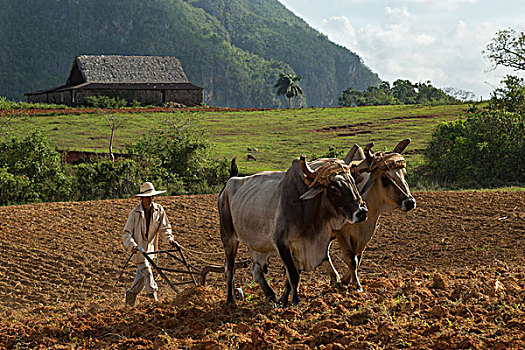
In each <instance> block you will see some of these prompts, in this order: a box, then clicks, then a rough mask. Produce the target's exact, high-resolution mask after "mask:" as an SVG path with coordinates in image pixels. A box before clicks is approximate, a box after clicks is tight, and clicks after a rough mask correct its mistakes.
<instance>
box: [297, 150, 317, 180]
mask: <svg viewBox="0 0 525 350" xmlns="http://www.w3.org/2000/svg"><path fill="white" fill-rule="evenodd" d="M299 164H300V165H301V170H302V171H303V173H304V174H305V175H306V177H307V178H309V179H313V178H315V172H314V171H313V170H312V169H310V167H309V166H308V164H306V156H305V155H304V154H301V157H300V158H299Z"/></svg>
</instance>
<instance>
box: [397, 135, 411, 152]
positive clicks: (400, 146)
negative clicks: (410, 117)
mask: <svg viewBox="0 0 525 350" xmlns="http://www.w3.org/2000/svg"><path fill="white" fill-rule="evenodd" d="M409 143H410V139H404V140H403V141H401V142H399V143H398V144H397V146H396V147H395V148H394V153H399V154H401V152H403V151H404V150H405V148H407V146H408V144H409Z"/></svg>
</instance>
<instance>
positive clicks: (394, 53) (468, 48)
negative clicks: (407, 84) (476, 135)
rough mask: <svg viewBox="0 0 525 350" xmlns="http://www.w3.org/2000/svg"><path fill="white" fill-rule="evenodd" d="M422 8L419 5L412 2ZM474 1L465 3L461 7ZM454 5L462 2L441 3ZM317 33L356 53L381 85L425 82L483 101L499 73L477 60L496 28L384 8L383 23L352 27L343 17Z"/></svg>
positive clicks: (324, 25)
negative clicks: (458, 89) (407, 81)
mask: <svg viewBox="0 0 525 350" xmlns="http://www.w3.org/2000/svg"><path fill="white" fill-rule="evenodd" d="M411 1H420V2H422V3H426V1H424V0H411ZM469 1H470V2H472V1H474V0H464V2H469ZM445 2H448V3H453V2H454V3H458V2H461V1H445ZM320 29H321V31H322V32H324V33H326V34H327V35H328V37H329V38H330V39H331V40H333V41H335V42H337V43H339V44H341V45H344V46H346V47H348V48H349V49H350V50H352V51H354V52H356V53H357V54H359V55H360V56H361V57H362V58H363V60H364V62H365V64H367V65H368V66H369V67H370V68H371V69H372V70H374V71H376V72H378V74H379V75H380V77H381V78H382V79H383V80H388V81H390V82H393V81H395V80H397V79H409V80H411V81H413V82H418V81H427V80H430V81H431V82H432V84H433V85H434V86H437V87H455V88H460V89H463V90H469V91H474V92H475V93H476V95H478V97H479V96H480V95H482V96H483V97H488V95H489V93H490V91H492V90H493V87H494V86H495V85H497V84H498V82H499V81H500V80H501V78H502V77H503V76H504V73H503V72H502V71H501V70H498V71H490V62H488V60H487V59H485V58H484V57H483V55H482V51H483V49H484V48H485V46H486V45H487V44H488V42H490V40H491V38H492V36H493V35H494V33H495V32H496V31H497V30H498V29H499V27H498V26H497V25H496V24H494V23H477V24H469V22H468V21H467V20H456V21H455V22H451V23H448V22H443V21H429V20H427V18H426V17H424V16H421V15H418V14H413V13H412V12H411V11H410V10H409V9H408V8H407V7H388V6H387V7H385V8H384V17H383V20H382V22H379V23H377V24H373V23H370V24H367V25H365V26H363V27H356V26H354V25H353V24H352V23H351V21H350V19H348V18H347V17H345V16H337V17H330V18H328V19H325V20H323V22H322V28H320Z"/></svg>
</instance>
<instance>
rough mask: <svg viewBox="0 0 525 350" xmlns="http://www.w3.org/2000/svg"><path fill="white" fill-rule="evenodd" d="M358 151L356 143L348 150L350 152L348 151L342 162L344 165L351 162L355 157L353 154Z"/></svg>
mask: <svg viewBox="0 0 525 350" xmlns="http://www.w3.org/2000/svg"><path fill="white" fill-rule="evenodd" d="M358 150H359V146H358V145H357V143H354V145H353V146H352V148H350V151H348V153H347V154H346V156H345V157H344V158H343V161H344V162H345V163H346V164H350V162H351V161H352V159H353V158H354V156H355V154H356V153H357V151H358Z"/></svg>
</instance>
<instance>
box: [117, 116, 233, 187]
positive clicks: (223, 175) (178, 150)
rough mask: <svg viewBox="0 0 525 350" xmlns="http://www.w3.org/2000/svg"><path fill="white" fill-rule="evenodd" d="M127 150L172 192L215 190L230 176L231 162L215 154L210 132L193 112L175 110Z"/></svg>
mask: <svg viewBox="0 0 525 350" xmlns="http://www.w3.org/2000/svg"><path fill="white" fill-rule="evenodd" d="M127 149H128V153H130V154H132V155H133V159H134V160H136V161H137V162H138V163H139V165H140V167H141V169H143V171H149V173H150V176H151V177H153V178H157V179H158V180H159V181H160V182H161V183H164V185H165V186H166V188H168V189H169V192H170V193H171V194H181V193H207V192H213V191H215V190H217V187H220V186H222V185H223V184H224V182H225V181H226V180H227V178H228V169H229V163H228V162H227V161H226V160H223V161H217V160H215V159H214V158H213V157H212V147H211V143H210V142H209V135H208V134H207V133H206V132H205V131H204V130H203V129H202V128H200V127H199V125H198V116H197V115H194V114H183V113H174V114H173V115H171V116H170V117H169V118H168V119H167V120H165V121H164V123H163V124H161V125H160V126H159V128H158V129H157V130H155V131H153V132H151V133H149V134H145V135H143V136H142V138H141V139H140V140H139V142H138V143H136V144H134V145H130V146H128V147H127ZM147 169H149V170H147Z"/></svg>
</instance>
